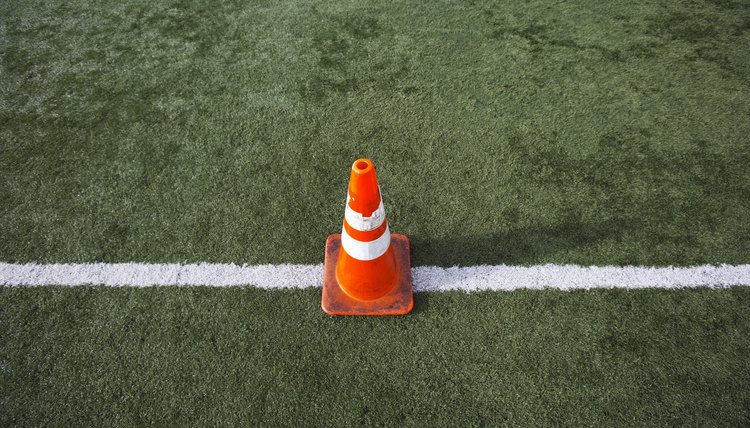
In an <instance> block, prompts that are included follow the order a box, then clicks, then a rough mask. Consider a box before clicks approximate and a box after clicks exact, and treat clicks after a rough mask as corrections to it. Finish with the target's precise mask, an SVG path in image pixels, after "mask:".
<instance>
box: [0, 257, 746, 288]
mask: <svg viewBox="0 0 750 428" xmlns="http://www.w3.org/2000/svg"><path fill="white" fill-rule="evenodd" d="M412 273H413V275H414V291H448V290H463V291H483V290H493V291H512V290H518V289H532V290H538V289H544V288H551V289H559V290H577V289H592V288H633V289H638V288H666V289H674V288H686V287H710V288H724V287H731V286H750V264H744V265H737V266H732V265H716V266H714V265H702V266H691V267H671V266H670V267H645V266H625V267H616V266H589V267H584V266H576V265H554V264H547V265H538V266H507V265H497V266H470V267H449V268H443V267H435V266H419V267H415V268H413V269H412ZM322 278H323V265H322V264H317V265H291V264H282V265H234V264H211V263H199V264H148V263H91V264H36V263H28V264H14V263H0V286H6V287H35V286H47V285H56V286H80V285H104V286H109V287H151V286H170V285H176V286H208V287H235V286H253V287H257V288H264V289H282V288H310V287H320V286H321V282H322Z"/></svg>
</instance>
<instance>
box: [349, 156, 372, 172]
mask: <svg viewBox="0 0 750 428" xmlns="http://www.w3.org/2000/svg"><path fill="white" fill-rule="evenodd" d="M373 169H375V166H374V165H373V164H372V161H371V160H370V159H367V158H360V159H357V160H355V161H354V163H353V164H352V172H353V173H356V174H366V173H368V172H370V171H372V170H373Z"/></svg>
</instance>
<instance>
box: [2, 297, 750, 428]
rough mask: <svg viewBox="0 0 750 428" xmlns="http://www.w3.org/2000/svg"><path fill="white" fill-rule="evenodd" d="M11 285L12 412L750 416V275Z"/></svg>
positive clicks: (388, 422)
mask: <svg viewBox="0 0 750 428" xmlns="http://www.w3.org/2000/svg"><path fill="white" fill-rule="evenodd" d="M319 294H320V291H319V290H305V291H273V292H271V291H264V290H258V289H252V288H246V289H242V288H235V289H209V288H185V289H175V288H155V289H126V288H120V289H109V288H103V287H102V288H83V287H79V288H54V287H49V288H34V289H7V288H6V289H0V325H3V329H4V332H3V341H2V343H1V344H0V353H1V354H0V355H2V361H3V366H2V370H0V379H2V384H3V387H2V388H1V389H0V399H1V402H2V406H0V424H2V425H4V426H11V425H16V426H47V425H54V426H146V425H156V426H164V425H174V426H208V425H210V426H247V425H256V426H257V425H260V426H281V425H283V426H355V425H359V426H384V425H385V426H404V425H409V426H411V425H420V426H481V425H485V426H503V425H508V426H518V425H527V426H633V425H639V426H700V427H705V426H747V425H748V423H750V366H748V363H747V361H748V357H749V356H750V318H749V317H748V316H747V313H748V311H749V310H750V289H748V288H735V289H725V290H720V291H717V290H708V289H693V290H684V291H681V292H674V291H666V290H649V291H646V290H643V291H627V290H620V291H603V290H599V291H583V292H563V291H551V290H550V291H547V292H537V291H520V292H513V293H492V292H486V293H474V294H465V293H461V292H446V293H419V294H417V295H416V306H415V308H414V309H415V310H414V312H413V313H412V314H410V315H408V316H404V317H390V318H371V317H329V316H327V315H325V314H323V313H322V312H321V311H320V309H319V304H320V295H319Z"/></svg>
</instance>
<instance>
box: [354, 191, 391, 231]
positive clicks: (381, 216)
mask: <svg viewBox="0 0 750 428" xmlns="http://www.w3.org/2000/svg"><path fill="white" fill-rule="evenodd" d="M350 200H351V196H350V197H349V198H347V200H346V209H345V210H344V218H346V222H347V223H349V226H351V227H353V228H355V229H357V230H359V231H362V232H367V231H370V230H374V229H377V228H379V227H380V225H381V224H383V222H384V221H385V208H383V200H382V199H381V200H380V205H379V206H378V209H376V210H375V211H373V212H372V214H371V215H370V217H365V216H363V215H362V214H361V213H358V212H356V211H354V210H353V209H351V208H350V207H349V201H350Z"/></svg>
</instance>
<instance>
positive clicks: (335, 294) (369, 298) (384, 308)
mask: <svg viewBox="0 0 750 428" xmlns="http://www.w3.org/2000/svg"><path fill="white" fill-rule="evenodd" d="M380 197H381V196H380V187H379V186H378V179H377V177H376V175H375V167H374V166H373V164H372V161H371V160H369V159H358V160H357V161H355V162H354V164H353V165H352V171H351V176H350V178H349V195H348V197H347V201H346V209H345V211H344V227H343V229H342V230H341V234H333V235H331V236H329V237H328V240H327V241H326V255H325V269H324V274H323V302H322V307H323V310H324V311H325V312H326V313H328V314H331V315H402V314H407V313H409V312H410V311H411V309H412V307H414V297H413V296H412V289H411V262H410V260H409V238H407V237H406V236H404V235H398V234H391V233H390V230H389V229H388V222H387V221H386V219H385V210H384V209H383V202H382V200H381V198H380Z"/></svg>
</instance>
